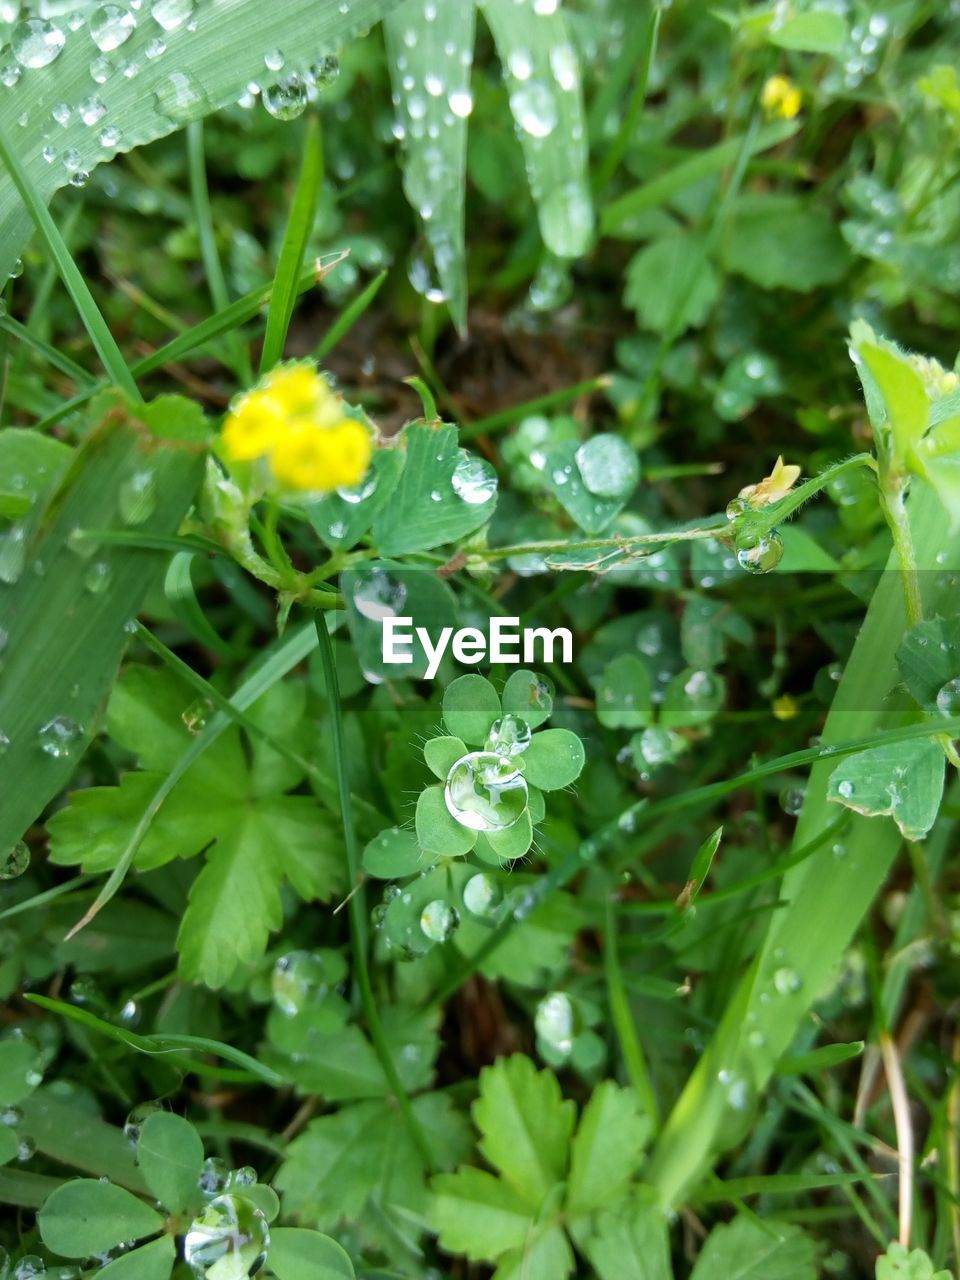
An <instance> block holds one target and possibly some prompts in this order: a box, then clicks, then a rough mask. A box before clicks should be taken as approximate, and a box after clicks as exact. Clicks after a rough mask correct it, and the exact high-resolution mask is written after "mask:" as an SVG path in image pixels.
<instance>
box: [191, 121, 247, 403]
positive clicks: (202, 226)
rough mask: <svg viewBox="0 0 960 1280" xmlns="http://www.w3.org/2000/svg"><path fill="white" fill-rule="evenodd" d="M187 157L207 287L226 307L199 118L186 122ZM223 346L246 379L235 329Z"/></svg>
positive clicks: (221, 308)
mask: <svg viewBox="0 0 960 1280" xmlns="http://www.w3.org/2000/svg"><path fill="white" fill-rule="evenodd" d="M187 159H188V167H189V170H190V193H191V195H192V196H193V213H194V217H195V219H196V223H197V233H198V235H199V237H200V256H201V258H202V259H203V269H204V270H205V271H206V273H207V287H208V288H209V290H210V298H211V301H212V302H213V305H214V308H215V309H216V310H217V311H226V309H227V308H228V307H229V305H230V294H229V292H228V291H227V280H226V277H225V276H224V274H223V264H222V263H221V261H220V254H219V253H218V252H217V234H216V231H215V230H214V226H213V211H212V209H211V208H210V192H209V189H208V187H207V157H206V150H205V148H204V145H203V121H202V120H192V121H191V122H190V124H188V125H187ZM226 347H227V351H228V353H229V356H230V364H231V367H232V369H233V373H234V376H235V377H236V378H237V379H238V381H240V382H243V383H245V384H246V383H249V382H250V380H251V374H252V371H251V368H250V357H249V355H248V354H247V352H246V351H245V349H244V347H243V345H242V344H241V342H240V339H239V336H238V334H237V333H236V331H235V330H230V331H228V333H227V338H226Z"/></svg>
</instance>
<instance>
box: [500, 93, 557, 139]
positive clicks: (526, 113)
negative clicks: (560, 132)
mask: <svg viewBox="0 0 960 1280" xmlns="http://www.w3.org/2000/svg"><path fill="white" fill-rule="evenodd" d="M510 110H511V111H512V112H513V118H514V120H515V121H516V122H517V126H518V128H519V129H521V130H522V132H523V133H527V134H529V135H530V137H531V138H538V139H539V138H547V137H549V136H550V134H551V133H553V131H554V129H555V128H556V127H557V121H558V119H559V118H560V117H559V114H558V112H557V100H556V98H555V96H554V94H553V91H552V90H551V89H550V88H548V86H547V85H545V84H543V83H542V82H541V81H539V80H532V81H530V82H529V83H528V84H523V85H521V86H520V87H519V88H517V89H514V90H513V92H512V93H511V94H510Z"/></svg>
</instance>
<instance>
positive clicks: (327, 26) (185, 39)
mask: <svg viewBox="0 0 960 1280" xmlns="http://www.w3.org/2000/svg"><path fill="white" fill-rule="evenodd" d="M392 7H393V0H351V2H350V5H349V7H348V10H347V12H346V13H344V12H343V10H342V8H341V5H340V4H339V3H338V0H289V2H288V3H285V4H284V5H283V7H282V10H279V11H277V12H273V11H272V10H271V11H268V10H265V9H264V7H263V5H262V4H261V3H260V0H233V3H231V4H229V5H223V6H221V5H214V6H212V7H211V8H210V9H209V10H205V11H204V13H203V15H202V19H201V21H200V22H199V23H198V25H197V27H196V29H193V27H192V25H191V24H189V23H187V22H183V23H182V24H181V25H180V26H178V27H177V28H176V29H174V30H168V31H163V32H162V35H163V38H164V42H165V44H166V46H167V48H166V52H165V53H164V54H162V55H161V56H160V57H158V58H150V57H147V55H146V48H147V46H148V45H149V44H150V42H151V41H153V40H154V39H155V38H156V36H157V34H158V32H159V31H160V28H159V27H158V26H157V24H156V23H155V22H153V21H150V20H148V19H147V17H146V14H144V16H143V17H141V18H140V20H139V22H138V25H137V28H136V30H134V32H133V33H132V35H131V36H130V37H129V38H128V39H127V40H126V42H125V43H124V45H123V59H122V62H123V63H125V64H131V65H133V64H135V65H136V66H137V67H138V68H139V72H138V74H137V75H136V76H135V77H130V76H126V75H124V74H123V73H122V70H121V60H120V59H117V58H107V59H105V63H106V72H107V79H106V80H105V81H104V82H103V83H102V84H100V83H98V84H96V85H94V83H93V81H92V80H91V77H90V64H91V60H92V59H93V58H94V57H96V55H97V50H96V47H95V46H94V45H93V43H92V41H91V39H90V34H89V31H88V30H87V29H86V27H85V26H84V27H81V29H80V30H78V31H76V32H74V31H71V30H70V29H68V27H67V24H66V23H65V22H64V21H63V20H60V25H61V29H62V30H63V31H64V33H65V35H66V41H65V44H64V47H63V49H62V51H61V52H60V54H59V55H58V56H57V57H56V59H55V60H53V61H52V62H51V63H50V64H49V65H48V66H46V67H40V68H30V69H27V70H25V71H24V73H23V75H22V77H21V79H20V81H19V83H18V84H17V85H15V86H14V87H13V88H12V89H11V91H10V93H7V94H5V95H4V98H3V102H2V104H0V130H2V132H3V133H5V134H6V135H7V136H8V137H13V136H16V142H17V152H18V154H19V155H20V156H22V157H24V160H23V167H24V169H25V170H26V173H27V176H28V177H29V179H30V181H31V182H32V184H33V185H34V187H35V188H36V189H37V191H38V192H39V194H40V196H41V198H42V199H43V200H45V201H49V199H50V197H51V196H52V194H53V193H54V191H56V190H57V189H58V188H59V187H62V186H65V185H66V184H67V182H68V180H69V178H70V172H69V171H68V170H67V168H66V167H65V166H64V165H63V164H62V163H58V164H47V162H46V161H45V160H44V159H43V156H42V152H43V148H44V145H45V130H46V129H47V127H48V125H49V118H50V114H49V105H48V104H49V103H50V102H63V103H65V104H66V105H67V106H68V107H70V108H71V115H70V118H69V121H68V123H67V125H66V126H65V127H64V128H60V127H59V126H58V134H57V145H58V147H59V148H62V149H63V150H64V151H65V150H67V149H68V148H69V149H73V150H75V151H76V153H77V157H78V161H79V167H80V169H82V170H84V171H86V172H90V171H92V170H93V169H94V168H95V167H96V166H97V165H98V164H101V163H103V161H105V160H109V159H110V158H111V157H112V156H113V155H114V154H115V153H116V151H118V150H119V151H129V150H131V149H132V148H133V147H139V146H142V145H144V144H145V143H147V142H152V141H154V140H155V139H156V138H162V137H164V136H166V135H167V134H169V133H172V132H174V131H175V130H177V129H179V128H182V126H183V125H184V124H185V123H186V122H187V121H188V120H195V119H200V118H201V117H203V116H205V115H209V114H210V113H211V112H213V111H218V110H221V109H223V108H224V107H229V106H232V105H233V104H234V103H235V102H236V100H237V98H238V97H239V95H240V93H241V92H242V90H243V88H244V86H245V85H247V84H248V83H249V82H250V81H251V80H256V81H257V82H258V83H264V64H263V52H264V49H266V48H272V47H275V46H276V47H279V48H281V49H283V50H284V52H285V54H286V65H285V66H284V69H283V74H284V76H289V75H291V74H292V73H297V74H298V75H304V74H309V69H310V66H311V65H312V64H313V63H315V62H317V60H318V59H320V58H321V57H322V56H323V55H325V54H329V53H331V52H333V51H335V50H336V49H337V47H338V46H339V45H341V44H343V43H344V42H345V41H346V40H348V39H350V38H351V37H352V36H355V35H357V34H358V33H360V32H361V31H365V30H367V29H368V28H369V27H371V26H372V25H373V23H375V22H376V21H378V20H379V19H380V18H381V17H383V15H384V14H385V13H387V12H389V10H390V9H391V8H392ZM93 88H95V89H96V92H97V96H98V97H99V98H100V99H101V101H102V102H103V105H104V107H105V108H106V112H105V114H104V116H103V117H102V119H101V120H100V121H99V123H98V125H97V127H95V128H91V127H90V126H89V125H87V124H86V123H85V121H84V119H83V116H82V114H81V112H80V110H79V109H78V108H79V105H80V103H81V102H83V101H85V100H86V99H88V98H89V97H90V94H91V89H93ZM45 108H46V109H45ZM21 116H23V117H24V118H25V120H26V123H25V124H24V125H22V126H20V125H17V124H16V121H17V119H18V118H19V117H21ZM105 128H119V130H120V131H121V133H120V138H119V143H118V145H117V146H115V147H112V146H107V145H104V144H103V142H102V141H101V139H102V138H103V137H104V132H103V131H104V129H105ZM31 231H32V224H31V221H30V218H29V216H28V215H27V213H26V211H25V210H24V208H23V204H22V202H21V200H20V198H19V196H18V195H17V192H16V189H15V187H14V185H13V183H12V180H11V179H10V177H9V175H7V174H3V175H2V176H0V245H2V246H3V248H2V251H0V279H6V277H7V275H8V274H9V273H10V270H11V268H12V267H13V265H14V262H15V261H16V259H17V257H18V255H19V254H20V252H21V250H22V248H23V245H24V244H25V242H26V240H27V238H28V237H29V235H30V233H31Z"/></svg>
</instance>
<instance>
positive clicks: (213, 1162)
mask: <svg viewBox="0 0 960 1280" xmlns="http://www.w3.org/2000/svg"><path fill="white" fill-rule="evenodd" d="M229 1181H230V1166H229V1165H228V1164H227V1162H226V1160H221V1159H220V1157H219V1156H208V1157H207V1159H206V1160H204V1162H203V1166H202V1168H201V1170H200V1179H199V1182H198V1183H197V1185H198V1186H199V1188H200V1190H201V1191H202V1192H203V1194H204V1195H205V1196H218V1195H220V1193H221V1192H222V1191H225V1190H226V1187H227V1183H228V1182H229Z"/></svg>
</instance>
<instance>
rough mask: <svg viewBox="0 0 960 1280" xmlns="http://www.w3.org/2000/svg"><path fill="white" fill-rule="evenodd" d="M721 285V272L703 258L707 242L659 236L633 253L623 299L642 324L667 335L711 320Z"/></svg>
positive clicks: (689, 238) (694, 237) (697, 327)
mask: <svg viewBox="0 0 960 1280" xmlns="http://www.w3.org/2000/svg"><path fill="white" fill-rule="evenodd" d="M719 288H720V285H719V281H718V280H717V274H716V271H715V270H714V268H713V266H712V265H711V264H710V262H709V261H707V260H705V259H704V255H703V242H702V240H700V239H698V238H697V237H696V236H694V235H692V234H687V233H682V234H677V235H671V236H665V237H664V238H663V239H661V240H654V241H653V242H652V243H650V244H648V245H646V247H645V248H643V249H641V250H640V251H639V252H638V253H636V254H634V256H633V257H632V258H631V259H630V263H629V265H628V267H627V273H626V286H625V288H624V292H623V301H624V304H625V305H626V306H628V307H630V308H631V309H632V310H633V311H635V312H636V315H637V320H638V321H639V323H640V324H641V325H642V326H643V328H645V329H653V331H654V332H655V333H666V332H667V331H668V330H671V329H673V328H674V327H677V326H678V327H679V329H680V331H681V332H682V331H683V330H684V329H689V328H694V329H699V328H700V326H701V325H702V324H703V323H704V322H705V321H706V319H707V316H708V315H709V314H710V311H711V310H712V308H713V304H714V303H715V302H716V300H717V295H718V293H719ZM678 307H682V311H681V312H679V313H678V310H677V308H678Z"/></svg>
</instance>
